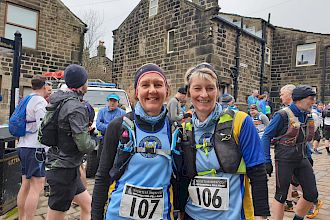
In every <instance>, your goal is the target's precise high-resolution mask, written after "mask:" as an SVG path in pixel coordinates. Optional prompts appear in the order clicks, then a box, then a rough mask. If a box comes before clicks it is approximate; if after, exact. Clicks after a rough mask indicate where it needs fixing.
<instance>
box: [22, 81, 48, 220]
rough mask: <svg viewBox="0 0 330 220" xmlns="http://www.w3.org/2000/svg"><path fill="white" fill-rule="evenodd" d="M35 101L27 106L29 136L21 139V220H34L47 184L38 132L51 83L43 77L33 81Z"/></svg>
mask: <svg viewBox="0 0 330 220" xmlns="http://www.w3.org/2000/svg"><path fill="white" fill-rule="evenodd" d="M31 85H32V93H31V94H30V96H31V99H30V101H29V102H28V104H27V106H26V121H27V122H28V123H27V124H26V131H27V132H26V134H25V135H24V136H22V137H20V138H19V141H18V144H17V147H18V157H19V159H20V161H21V171H22V184H21V187H20V190H19V192H18V195H17V207H18V215H19V219H22V220H28V219H33V218H34V215H35V212H36V209H37V206H38V201H39V195H40V192H41V191H42V190H43V187H44V183H45V146H44V145H42V144H40V143H39V142H38V132H37V131H38V129H39V127H40V124H41V121H42V119H43V117H44V116H45V114H46V106H47V101H46V99H45V98H47V97H48V96H49V93H48V89H47V87H48V86H49V84H48V82H47V81H46V79H45V78H43V77H34V78H33V79H32V80H31Z"/></svg>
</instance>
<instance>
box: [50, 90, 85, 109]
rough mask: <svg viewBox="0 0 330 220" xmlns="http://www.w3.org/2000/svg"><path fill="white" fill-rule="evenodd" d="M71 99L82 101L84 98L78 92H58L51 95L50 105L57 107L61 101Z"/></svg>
mask: <svg viewBox="0 0 330 220" xmlns="http://www.w3.org/2000/svg"><path fill="white" fill-rule="evenodd" d="M69 97H79V98H80V99H82V96H79V95H78V93H76V92H73V91H62V90H58V91H57V92H55V93H53V94H51V95H50V97H49V103H50V104H51V105H55V106H57V105H58V104H59V103H60V102H61V101H63V100H64V99H66V98H69Z"/></svg>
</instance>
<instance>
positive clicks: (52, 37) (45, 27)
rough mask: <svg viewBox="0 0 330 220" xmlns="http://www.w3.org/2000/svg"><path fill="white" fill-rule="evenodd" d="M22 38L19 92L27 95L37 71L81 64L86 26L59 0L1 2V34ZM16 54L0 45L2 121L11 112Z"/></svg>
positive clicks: (9, 0) (5, 0)
mask: <svg viewBox="0 0 330 220" xmlns="http://www.w3.org/2000/svg"><path fill="white" fill-rule="evenodd" d="M16 30H18V31H20V33H21V34H22V39H23V51H22V61H21V72H20V73H21V74H20V95H26V94H28V93H29V92H30V91H31V90H30V87H31V85H30V79H31V78H32V77H33V76H34V75H36V74H42V73H43V72H53V71H58V70H63V69H64V68H65V67H66V66H67V65H69V64H71V63H81V59H82V50H83V41H84V33H85V32H86V25H85V24H84V23H83V22H82V21H81V20H80V19H79V18H78V17H76V16H75V15H74V14H73V13H72V12H71V11H70V10H69V9H68V8H67V7H66V6H65V5H64V4H63V3H62V2H61V1H60V0H24V1H23V0H3V1H0V37H5V38H9V39H13V38H14V33H15V32H16ZM12 62H13V54H12V53H11V52H10V51H8V50H3V48H1V46H0V92H1V94H2V96H3V101H2V102H1V103H0V109H1V116H0V124H1V123H4V122H6V120H7V119H8V113H9V103H10V88H11V77H12V76H11V74H12Z"/></svg>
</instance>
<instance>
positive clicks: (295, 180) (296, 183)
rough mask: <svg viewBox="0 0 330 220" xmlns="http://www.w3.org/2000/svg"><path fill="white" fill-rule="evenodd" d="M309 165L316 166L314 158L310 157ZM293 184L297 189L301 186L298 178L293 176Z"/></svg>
mask: <svg viewBox="0 0 330 220" xmlns="http://www.w3.org/2000/svg"><path fill="white" fill-rule="evenodd" d="M307 159H308V161H309V163H310V164H311V165H312V167H313V166H314V161H313V158H312V157H308V158H307ZM291 184H292V185H293V186H295V187H298V186H299V185H300V183H299V180H298V179H297V177H295V175H293V176H292V179H291Z"/></svg>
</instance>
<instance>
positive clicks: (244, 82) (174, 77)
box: [112, 0, 330, 102]
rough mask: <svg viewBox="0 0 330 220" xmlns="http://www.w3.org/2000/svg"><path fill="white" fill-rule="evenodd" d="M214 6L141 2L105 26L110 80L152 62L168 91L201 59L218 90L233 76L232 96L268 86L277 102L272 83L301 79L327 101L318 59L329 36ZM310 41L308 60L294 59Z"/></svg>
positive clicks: (201, 0) (196, 1)
mask: <svg viewBox="0 0 330 220" xmlns="http://www.w3.org/2000/svg"><path fill="white" fill-rule="evenodd" d="M219 9H220V7H219V5H218V0H177V1H170V0H141V1H140V2H139V4H138V5H137V6H136V7H135V8H134V10H133V11H132V12H131V13H130V14H129V16H128V17H127V18H126V19H125V20H124V21H123V23H122V24H121V25H120V26H119V27H118V29H116V30H114V31H113V34H114V56H113V73H112V76H113V80H114V81H116V82H117V83H118V84H119V85H121V86H122V87H124V88H128V87H129V86H130V85H131V84H132V81H133V80H132V79H133V77H134V72H135V70H136V69H137V68H138V67H139V66H141V65H142V64H145V63H148V62H153V63H156V64H158V65H160V66H161V67H162V68H163V69H164V70H165V72H166V73H167V76H168V78H169V79H170V85H171V89H172V93H173V92H174V91H175V90H176V88H178V87H179V86H182V85H183V83H184V82H183V77H184V74H185V72H186V71H187V69H189V68H190V67H192V66H194V65H196V64H198V63H201V62H209V63H212V64H213V65H214V66H215V69H216V70H217V74H218V75H219V76H220V82H219V83H220V87H221V92H229V93H232V94H233V92H234V91H233V88H234V87H233V78H235V76H236V75H237V74H238V76H239V77H238V90H237V92H238V98H237V101H238V102H245V100H246V97H247V96H249V95H250V94H251V92H252V90H254V89H259V90H262V91H269V92H271V95H272V99H273V100H274V101H278V99H276V96H278V89H279V87H280V86H282V85H285V84H287V83H295V84H300V83H302V79H303V80H304V81H303V83H305V84H310V85H312V86H313V87H315V88H316V90H317V92H318V94H319V96H321V93H322V94H324V99H325V100H327V101H328V102H329V101H330V89H329V83H325V85H323V84H322V83H324V82H326V81H325V80H322V79H323V78H322V77H325V79H326V80H329V79H328V77H327V75H326V74H325V73H326V70H327V65H326V64H325V63H324V60H323V58H324V54H325V52H326V49H325V48H327V47H326V45H327V44H328V42H327V41H328V40H330V35H325V34H316V33H308V32H304V31H297V30H291V29H286V28H280V27H276V26H273V25H272V24H270V23H269V21H265V20H263V19H259V18H252V17H242V16H239V15H235V14H226V13H222V12H219ZM283 39H284V41H285V42H282V40H283ZM310 47H312V48H316V51H314V52H315V62H314V63H313V64H312V63H307V65H305V62H309V61H306V60H302V62H303V63H304V64H299V62H300V61H299V60H301V59H302V58H301V57H305V58H306V57H307V58H306V59H310V56H312V55H311V54H313V52H311V50H312V49H308V48H310ZM296 54H298V55H296ZM305 58H304V59H305ZM296 60H298V61H297V62H296ZM296 63H297V64H296ZM324 64H325V71H323V73H324V74H323V73H322V68H323V66H324ZM316 70H317V71H316ZM322 74H323V75H322ZM327 82H329V81H327Z"/></svg>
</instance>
